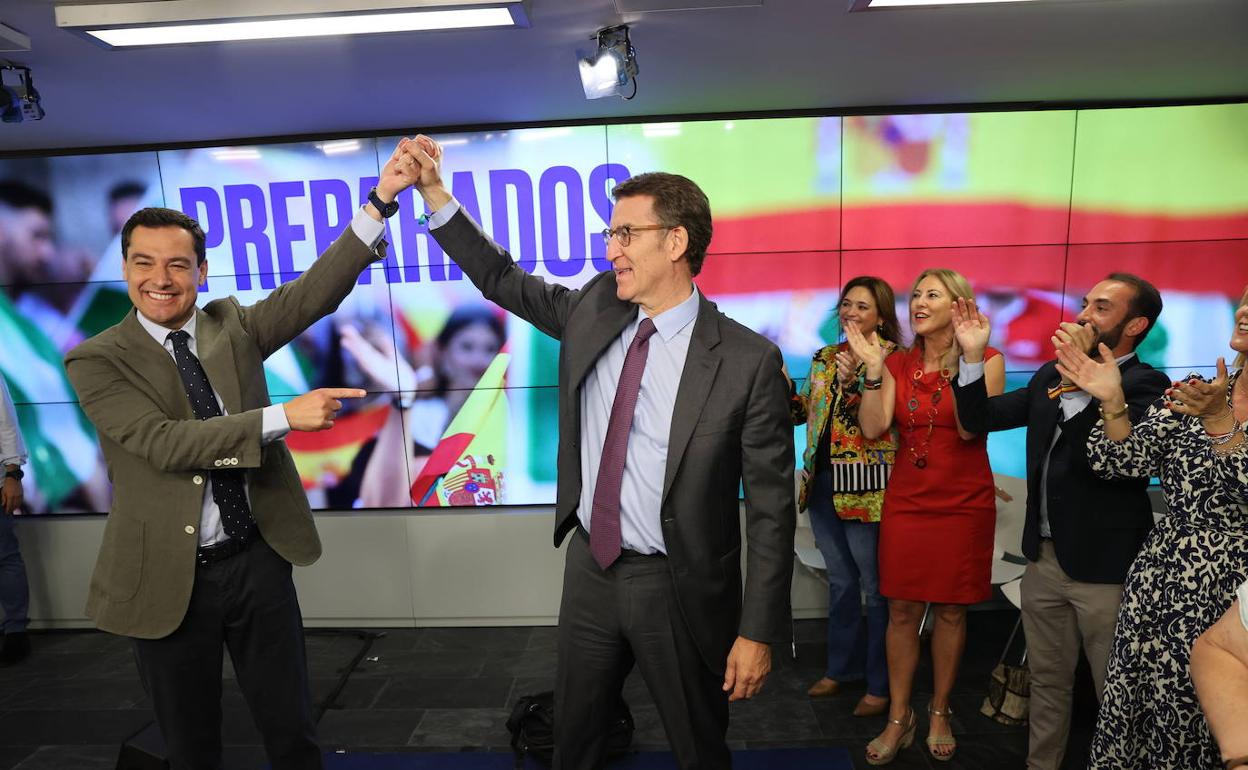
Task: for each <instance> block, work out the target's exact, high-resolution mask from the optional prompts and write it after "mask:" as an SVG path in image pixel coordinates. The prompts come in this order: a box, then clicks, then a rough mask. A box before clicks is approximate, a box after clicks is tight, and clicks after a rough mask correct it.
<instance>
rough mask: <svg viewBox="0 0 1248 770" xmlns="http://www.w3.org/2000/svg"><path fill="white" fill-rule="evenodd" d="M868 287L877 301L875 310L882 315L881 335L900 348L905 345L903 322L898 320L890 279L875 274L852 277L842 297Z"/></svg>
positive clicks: (842, 290)
mask: <svg viewBox="0 0 1248 770" xmlns="http://www.w3.org/2000/svg"><path fill="white" fill-rule="evenodd" d="M859 287H861V288H863V289H866V290H867V292H868V293H870V294H871V299H872V300H874V301H875V312H876V313H877V314H878V315H879V316H880V330H879V336H880V337H883V338H884V339H886V340H888V341H889V342H891V343H893V344H894V345H896V346H897V347H899V348H902V347H905V345H903V344H902V342H901V322H900V321H898V320H897V299H896V297H895V296H894V295H893V287H892V286H889V285H888V281H886V280H884V279H883V278H878V277H876V276H874V275H858V276H854V277H853V278H850V279H849V280H848V281H847V282H846V283H845V288H843V289H841V299H842V300H843V299H845V295H846V294H849V292H850V291H852V290H853V289H857V288H859Z"/></svg>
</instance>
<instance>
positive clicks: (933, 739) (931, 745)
mask: <svg viewBox="0 0 1248 770" xmlns="http://www.w3.org/2000/svg"><path fill="white" fill-rule="evenodd" d="M927 715H928V720H927V722H928V725H927V729H928V736H927V739H926V742H927V753H928V754H931V755H932V759H934V760H936V761H937V762H948V761H949V760H951V759H953V755H954V753H955V752H956V751H957V750H958V740H957V739H956V738H954V737H953V721H952V717H953V709H951V708H950V707H948V706H945V710H944V711H941V710H940V709H934V708H932V705H931V704H930V703H929V704H928V705H927ZM931 717H944V718H945V722H947V723H948V724H949V735H932V734H931V729H932V725H931V722H932V720H931ZM937 746H949V747H951V748H950V751H949V753H948V754H940V753H937V751H936V747H937Z"/></svg>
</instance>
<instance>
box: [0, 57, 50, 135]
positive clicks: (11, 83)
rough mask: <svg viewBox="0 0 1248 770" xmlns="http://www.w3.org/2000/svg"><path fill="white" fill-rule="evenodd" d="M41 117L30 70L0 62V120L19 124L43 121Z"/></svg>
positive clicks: (41, 112)
mask: <svg viewBox="0 0 1248 770" xmlns="http://www.w3.org/2000/svg"><path fill="white" fill-rule="evenodd" d="M43 115H44V113H43V107H42V106H41V105H40V104H39V92H38V91H36V90H35V84H34V80H32V78H31V76H30V68H29V67H23V66H21V65H19V64H7V63H5V62H0V120H2V121H4V122H5V123H21V122H22V121H23V120H43Z"/></svg>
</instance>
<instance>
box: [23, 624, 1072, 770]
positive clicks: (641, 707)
mask: <svg viewBox="0 0 1248 770" xmlns="http://www.w3.org/2000/svg"><path fill="white" fill-rule="evenodd" d="M969 617H970V620H969V629H968V634H967V637H968V644H967V652H966V656H965V658H964V661H963V666H962V670H961V672H960V675H959V677H958V682H957V686H956V688H955V691H954V698H953V707H954V709H955V712H956V716H955V718H954V730H955V732H956V734H957V736H958V739H959V748H958V754H957V756H956V758H955V759H954V761H952V762H949V763H938V762H935V761H933V760H931V759H930V758H928V757H927V755H926V753H925V751H923V750H922V748H921V747H922V737H923V735H924V734H925V732H924V730H925V729H926V722H925V720H921V722H920V732H919V740H917V741H916V744H915V747H912V748H910V749H908V750H905V751H903V752H902V753H901V754H900V755H899V757H898V759H897V761H896V762H894V763H893V764H892V765H891V767H895V768H899V770H904V769H905V768H974V769H976V770H980V769H982V770H1012V769H1014V768H1022V767H1023V766H1024V757H1025V755H1026V749H1027V734H1026V728H1010V727H1003V726H1001V725H999V724H997V723H996V722H993V721H992V720H989V719H987V718H985V717H983V716H981V715H980V714H979V713H978V710H979V708H978V707H979V703H980V701H981V700H982V699H983V695H984V691H985V688H986V683H987V680H988V674H989V672H990V671H991V670H992V667H993V666H994V665H995V664H996V662H997V658H998V656H999V655H1000V652H1001V649H1002V647H1003V645H1004V644H1005V639H1006V637H1007V636H1008V635H1009V632H1010V629H1011V628H1012V627H1013V623H1014V620H1015V619H1016V618H1017V613H1016V612H1014V611H1011V610H1003V611H982V612H972V613H971V614H970V616H969ZM370 633H371V632H355V631H349V630H343V631H322V630H316V631H310V632H309V634H308V664H309V667H310V673H311V677H312V689H313V695H314V697H315V698H316V699H317V701H318V702H322V703H324V702H327V701H328V700H329V699H330V697H331V695H333V696H334V697H333V701H332V703H328V704H327V705H328V706H329V708H328V709H327V710H326V711H325V714H324V716H323V717H322V719H321V722H320V734H321V739H322V742H323V743H324V745H325V747H326V748H327V749H336V748H347V749H353V750H376V751H431V750H449V751H459V750H465V749H467V750H483V749H484V750H491V749H492V750H498V751H505V750H507V746H508V739H509V736H508V734H507V730H506V727H505V726H504V723H505V721H506V719H507V714H508V712H509V706H510V704H512V703H514V702H515V700H516V699H517V698H518V697H520V696H521V695H523V694H526V693H530V692H536V691H540V690H546V689H550V688H551V687H552V686H553V684H554V671H555V633H554V629H553V628H428V629H398V630H391V631H387V632H385V634H384V636H380V637H377V638H373V639H371V641H370V640H369V639H368V636H369V634H370ZM795 635H796V638H797V645H796V646H797V657H796V659H794V658H793V657H792V656H791V653H790V650H789V648H788V647H785V648H783V649H782V648H777V649H776V650H774V651H773V666H774V668H773V671H772V674H771V677H770V678H769V680H768V683H767V687H766V688H765V690H764V691H763V693H762V694H761V695H760V696H759V697H757V698H756V699H754V700H752V701H749V702H744V703H738V704H734V705H733V708H732V723H731V727H730V729H729V733H728V738H729V741H730V743H731V745H732V746H733V747H734V748H779V747H805V746H844V747H846V748H847V749H849V752H850V754H851V756H853V757H854V758H855V767H866V763H865V762H864V761H863V760H862V758H861V757H862V748H863V746H864V745H865V744H866V742H867V740H869V739H870V738H871V737H872V736H873V735H875V734H876V732H878V731H879V730H880V728H881V727H882V725H883V719H882V718H875V719H856V718H854V717H853V716H851V715H850V710H851V709H852V708H853V705H854V703H855V702H856V701H857V699H858V697H859V696H860V695H861V686H854V685H850V686H848V687H847V688H846V690H845V691H844V692H842V693H841V694H839V695H837V696H836V697H833V698H827V699H823V700H818V701H812V700H811V699H810V698H808V697H807V696H806V688H807V687H808V686H809V685H810V683H811V682H813V681H814V680H815V679H817V678H818V677H819V676H820V674H821V673H822V662H823V635H824V624H823V623H822V622H821V621H801V622H799V623H797V624H796V625H795ZM32 638H33V642H34V647H35V653H34V654H33V655H32V656H31V658H30V659H29V660H27V661H26V662H25V663H24V664H22V665H21V666H18V667H15V668H9V669H0V770H10V769H12V768H19V769H20V770H36V769H41V768H55V769H56V770H62V769H63V768H74V770H79V769H80V768H81V769H83V770H92V769H94V768H100V769H101V770H104V769H105V768H109V769H111V768H112V767H113V766H114V764H115V762H116V759H117V752H118V747H119V746H120V744H121V743H122V742H123V741H124V740H125V739H126V738H127V737H128V736H130V735H133V734H134V733H136V732H138V731H139V730H141V729H142V728H143V727H144V726H146V725H147V724H148V723H149V722H150V720H151V713H150V710H149V708H148V703H147V699H146V697H145V695H144V693H143V689H142V687H141V686H140V684H139V681H138V677H137V675H136V673H135V669H134V663H133V660H132V658H131V655H130V650H129V644H128V643H127V642H126V641H125V640H123V639H119V638H117V637H114V636H110V635H108V634H103V633H99V632H94V631H81V632H68V631H58V632H46V633H33V634H32ZM365 645H368V648H367V651H364V648H365ZM362 652H363V653H364V654H363V657H362V658H361V657H360V655H361V653H362ZM357 658H360V659H359V661H358V665H356V666H355V668H354V669H352V668H351V665H352V663H353V662H354V661H356V659H357ZM225 676H226V683H225V696H224V703H225V711H226V715H227V716H226V719H225V726H224V737H225V743H226V745H227V749H226V751H227V756H226V767H229V768H253V767H257V768H258V767H262V766H263V765H264V753H263V751H262V749H261V748H260V746H259V743H260V741H259V736H258V735H257V734H256V732H255V729H254V728H253V727H252V726H251V720H250V717H249V716H248V714H247V711H246V706H245V705H244V703H243V700H242V696H241V694H240V693H239V691H238V688H237V685H236V684H235V683H234V682H233V681H232V676H233V674H232V672H231V671H230V668H229V666H228V665H227V666H226V671H225ZM344 676H345V677H346V679H345V681H344ZM335 693H336V695H335ZM930 693H931V669H930V665H929V664H928V662H927V661H926V660H924V662H923V663H921V664H920V668H919V672H918V676H917V678H916V685H915V706H916V708H918V709H920V710H921V709H923V708H924V706H925V705H926V702H927V700H928V698H929V697H930ZM625 696H626V698H627V699H628V702H629V704H630V706H631V707H632V711H633V716H634V719H635V721H636V733H635V735H634V746H635V747H636V748H639V749H650V750H662V749H666V737H665V736H664V734H663V727H662V725H661V724H660V722H659V718H658V714H657V712H656V710H655V707H654V704H653V702H652V701H651V700H650V697H649V695H648V693H647V692H646V688H645V685H644V684H643V683H642V682H641V681H640V678H639V677H637V676H636V675H634V676H633V677H631V678H630V679H629V681H628V683H627V684H626V686H625ZM1094 719H1095V706H1094V703H1093V701H1092V699H1091V692H1090V684H1089V679H1088V677H1087V675H1086V671H1083V672H1081V677H1080V682H1079V687H1078V695H1077V699H1076V707H1075V718H1074V727H1073V731H1072V732H1073V734H1072V739H1071V752H1070V756H1069V757H1068V760H1067V763H1066V767H1067V768H1070V769H1071V770H1073V769H1074V768H1081V767H1083V765H1084V760H1085V758H1086V745H1087V742H1088V740H1089V739H1090V733H1091V723H1092V721H1093V720H1094Z"/></svg>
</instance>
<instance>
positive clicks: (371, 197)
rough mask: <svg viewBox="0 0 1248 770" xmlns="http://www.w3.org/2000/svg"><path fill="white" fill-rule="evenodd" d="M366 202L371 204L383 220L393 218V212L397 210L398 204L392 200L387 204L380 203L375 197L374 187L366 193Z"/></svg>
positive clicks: (375, 190) (379, 199) (375, 189)
mask: <svg viewBox="0 0 1248 770" xmlns="http://www.w3.org/2000/svg"><path fill="white" fill-rule="evenodd" d="M368 202H369V203H371V204H373V207H374V208H376V209H377V211H378V212H380V213H381V216H382V217H383V218H385V219H389V218H390V217H392V216H394V214H395V212H396V211H398V210H399V202H398V201H397V200H392V201H390V202H389V203H382V202H381V198H379V197H377V188H376V187H374V188H373V189H371V190H369V191H368Z"/></svg>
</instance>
